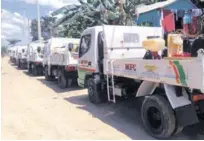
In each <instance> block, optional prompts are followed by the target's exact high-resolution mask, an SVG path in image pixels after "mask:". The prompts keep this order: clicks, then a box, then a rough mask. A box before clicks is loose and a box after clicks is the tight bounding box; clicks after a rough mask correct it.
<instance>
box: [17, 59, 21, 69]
mask: <svg viewBox="0 0 204 141" xmlns="http://www.w3.org/2000/svg"><path fill="white" fill-rule="evenodd" d="M18 68H19V69H20V68H21V62H20V60H18Z"/></svg>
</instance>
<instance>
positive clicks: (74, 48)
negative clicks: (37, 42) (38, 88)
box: [43, 38, 79, 88]
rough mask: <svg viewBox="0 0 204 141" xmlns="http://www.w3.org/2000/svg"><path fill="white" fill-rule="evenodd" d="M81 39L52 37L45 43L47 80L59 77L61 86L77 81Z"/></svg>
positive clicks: (44, 59)
mask: <svg viewBox="0 0 204 141" xmlns="http://www.w3.org/2000/svg"><path fill="white" fill-rule="evenodd" d="M78 45H79V39H74V38H51V39H49V40H48V41H47V43H46V45H45V51H44V58H43V66H44V72H45V79H46V80H53V79H54V78H56V77H57V79H58V85H59V87H60V88H67V87H68V86H70V85H71V84H73V83H74V82H75V83H77V60H78Z"/></svg>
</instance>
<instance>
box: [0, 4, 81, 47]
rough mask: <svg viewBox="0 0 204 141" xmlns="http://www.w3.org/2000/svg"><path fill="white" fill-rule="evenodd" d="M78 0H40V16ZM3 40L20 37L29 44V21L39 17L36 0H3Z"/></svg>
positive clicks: (5, 42) (4, 41)
mask: <svg viewBox="0 0 204 141" xmlns="http://www.w3.org/2000/svg"><path fill="white" fill-rule="evenodd" d="M77 3H78V1H77V0H39V4H40V16H45V15H48V14H49V13H51V12H52V11H55V10H57V9H58V8H61V7H63V6H65V5H68V4H77ZM1 8H2V12H1V42H2V45H4V44H7V41H6V40H7V39H19V40H21V42H20V43H19V44H27V43H29V42H30V41H31V37H29V36H28V35H29V34H28V33H29V30H30V29H29V23H30V21H31V20H32V19H35V18H37V7H36V0H1Z"/></svg>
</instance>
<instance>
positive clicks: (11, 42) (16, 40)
mask: <svg viewBox="0 0 204 141" xmlns="http://www.w3.org/2000/svg"><path fill="white" fill-rule="evenodd" d="M7 41H8V42H9V45H16V43H18V42H20V41H21V40H18V39H7Z"/></svg>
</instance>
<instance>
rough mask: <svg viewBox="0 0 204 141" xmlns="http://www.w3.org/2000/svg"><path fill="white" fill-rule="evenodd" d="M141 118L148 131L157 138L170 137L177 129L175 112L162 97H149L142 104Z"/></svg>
mask: <svg viewBox="0 0 204 141" xmlns="http://www.w3.org/2000/svg"><path fill="white" fill-rule="evenodd" d="M141 118H142V122H143V124H144V126H145V128H146V130H147V131H148V132H149V133H150V134H151V135H152V136H153V137H155V138H158V139H165V138H168V137H170V136H171V135H172V134H173V132H174V130H175V127H176V120H175V115H174V111H173V110H172V108H171V105H170V104H169V102H168V101H167V100H166V99H165V98H164V97H162V96H159V95H154V96H150V97H147V98H146V99H145V100H144V101H143V104H142V109H141Z"/></svg>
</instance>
